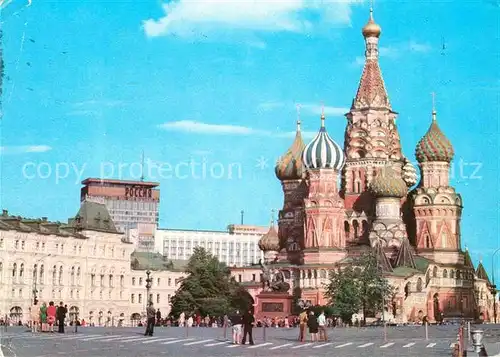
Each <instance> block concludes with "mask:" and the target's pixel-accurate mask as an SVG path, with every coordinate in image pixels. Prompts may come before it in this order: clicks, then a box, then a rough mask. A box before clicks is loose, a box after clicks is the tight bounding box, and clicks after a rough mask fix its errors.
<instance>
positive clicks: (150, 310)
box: [144, 301, 156, 336]
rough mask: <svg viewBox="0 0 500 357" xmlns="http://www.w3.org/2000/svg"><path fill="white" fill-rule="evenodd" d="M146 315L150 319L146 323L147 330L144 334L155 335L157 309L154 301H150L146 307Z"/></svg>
mask: <svg viewBox="0 0 500 357" xmlns="http://www.w3.org/2000/svg"><path fill="white" fill-rule="evenodd" d="M146 315H147V317H148V321H147V324H146V332H145V333H144V336H153V332H154V328H155V315H156V311H155V308H154V306H153V302H152V301H150V302H149V306H148V307H147V309H146Z"/></svg>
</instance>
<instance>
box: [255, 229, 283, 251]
mask: <svg viewBox="0 0 500 357" xmlns="http://www.w3.org/2000/svg"><path fill="white" fill-rule="evenodd" d="M259 248H260V250H262V251H264V252H271V251H273V252H274V251H275V252H279V250H280V239H279V237H278V232H277V231H276V228H274V224H273V223H271V227H269V231H268V232H267V233H266V234H264V235H263V236H262V237H261V238H260V240H259Z"/></svg>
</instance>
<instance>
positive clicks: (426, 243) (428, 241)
mask: <svg viewBox="0 0 500 357" xmlns="http://www.w3.org/2000/svg"><path fill="white" fill-rule="evenodd" d="M425 247H426V248H432V247H431V238H430V237H429V235H428V234H426V235H425Z"/></svg>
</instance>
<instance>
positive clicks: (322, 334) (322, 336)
mask: <svg viewBox="0 0 500 357" xmlns="http://www.w3.org/2000/svg"><path fill="white" fill-rule="evenodd" d="M318 325H319V328H318V330H319V340H320V341H328V338H327V336H326V317H325V312H324V311H321V314H320V315H319V316H318Z"/></svg>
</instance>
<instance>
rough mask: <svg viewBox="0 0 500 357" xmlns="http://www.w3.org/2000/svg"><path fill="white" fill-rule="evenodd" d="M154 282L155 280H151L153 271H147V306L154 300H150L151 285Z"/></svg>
mask: <svg viewBox="0 0 500 357" xmlns="http://www.w3.org/2000/svg"><path fill="white" fill-rule="evenodd" d="M152 282H153V279H152V278H151V271H150V270H147V271H146V294H147V298H146V301H147V304H148V305H149V304H150V303H151V302H152V299H150V298H149V291H150V290H151V283H152Z"/></svg>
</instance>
